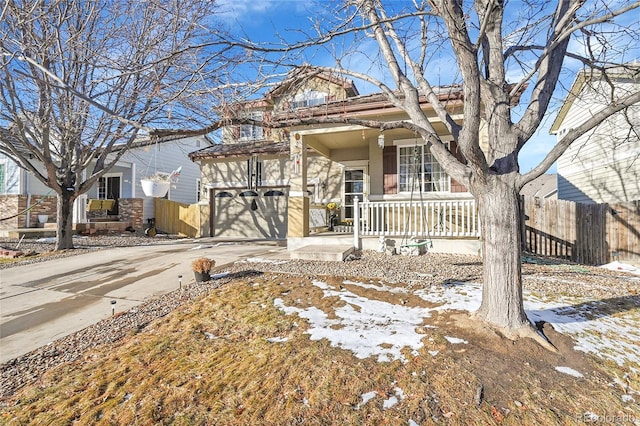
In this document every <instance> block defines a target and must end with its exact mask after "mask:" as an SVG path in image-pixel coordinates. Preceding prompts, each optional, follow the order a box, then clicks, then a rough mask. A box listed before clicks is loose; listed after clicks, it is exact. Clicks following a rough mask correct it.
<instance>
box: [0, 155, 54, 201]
mask: <svg viewBox="0 0 640 426" xmlns="http://www.w3.org/2000/svg"><path fill="white" fill-rule="evenodd" d="M0 162H3V163H5V170H6V176H5V178H6V184H5V187H4V188H3V189H0V193H3V194H11V195H15V194H32V195H47V194H49V192H50V191H51V188H49V187H47V186H46V185H45V184H43V183H42V182H40V181H39V180H38V179H37V178H36V177H35V176H33V174H32V173H27V172H25V170H24V169H22V168H21V167H20V166H18V164H17V163H16V162H14V161H13V160H11V159H10V158H8V157H7V156H6V155H4V154H0ZM41 169H43V170H44V168H43V167H42V168H41ZM54 194H55V193H54V192H51V195H54Z"/></svg>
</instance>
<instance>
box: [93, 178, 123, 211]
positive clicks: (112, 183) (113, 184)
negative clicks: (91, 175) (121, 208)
mask: <svg viewBox="0 0 640 426" xmlns="http://www.w3.org/2000/svg"><path fill="white" fill-rule="evenodd" d="M98 198H100V199H103V200H104V199H106V200H115V201H116V202H115V204H114V205H113V209H111V210H107V214H108V215H112V216H117V215H118V199H119V198H120V176H103V177H101V178H100V183H99V185H98Z"/></svg>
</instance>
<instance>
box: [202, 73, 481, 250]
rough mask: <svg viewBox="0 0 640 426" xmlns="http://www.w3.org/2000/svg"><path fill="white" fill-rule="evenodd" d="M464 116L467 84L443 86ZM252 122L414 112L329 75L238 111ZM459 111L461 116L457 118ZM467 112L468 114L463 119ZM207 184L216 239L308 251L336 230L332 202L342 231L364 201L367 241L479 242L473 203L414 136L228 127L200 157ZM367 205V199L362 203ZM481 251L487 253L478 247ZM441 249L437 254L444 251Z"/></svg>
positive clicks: (291, 83)
mask: <svg viewBox="0 0 640 426" xmlns="http://www.w3.org/2000/svg"><path fill="white" fill-rule="evenodd" d="M437 90H438V93H439V96H440V99H441V100H443V101H446V102H447V104H448V108H450V110H451V111H452V112H453V116H454V117H456V118H460V117H461V108H462V100H461V87H459V86H454V87H443V88H439V89H437ZM421 105H422V107H423V108H424V109H425V110H426V111H427V114H429V116H430V117H433V118H432V124H433V125H434V128H435V129H436V130H437V131H438V132H439V134H440V136H441V137H442V138H443V139H444V140H449V141H450V142H449V143H450V145H449V149H450V150H451V152H452V153H454V154H456V152H457V147H456V144H455V142H454V141H453V138H452V137H451V136H450V135H449V134H448V132H447V130H446V127H445V126H444V125H443V124H442V123H441V122H440V121H439V119H437V118H436V117H435V114H432V113H430V110H431V106H430V105H429V103H428V102H427V101H426V99H421ZM239 107H240V108H242V107H243V108H244V109H245V110H246V111H247V117H248V118H254V119H265V120H267V119H269V120H271V121H273V122H276V123H287V122H290V121H289V120H291V119H295V118H297V117H305V118H309V119H315V118H317V119H318V120H317V121H322V119H324V118H328V117H329V118H330V117H332V116H345V115H346V116H350V117H357V118H360V119H368V118H370V119H376V120H388V121H391V120H398V119H403V118H406V114H405V113H404V112H403V111H401V110H400V109H398V108H396V107H395V106H393V105H392V104H391V103H390V102H389V101H387V100H386V98H385V97H384V96H383V95H382V94H371V95H359V94H358V91H357V89H356V88H355V86H354V85H353V83H352V82H351V81H349V80H345V79H342V78H339V77H336V76H332V75H328V74H324V73H321V74H317V75H314V76H313V77H312V78H310V79H309V78H306V76H305V75H304V69H303V70H302V71H298V72H296V73H293V74H292V75H291V76H290V77H289V78H288V79H287V80H285V81H284V82H283V83H282V84H281V85H280V86H278V87H276V88H275V89H272V90H271V91H270V92H268V93H267V94H266V96H265V97H264V98H263V99H260V100H255V101H249V102H246V103H245V104H242V105H240V106H239ZM456 110H457V111H456ZM458 112H459V113H458ZM190 157H191V159H192V160H194V161H196V162H198V163H200V166H201V169H202V184H203V187H204V188H205V189H207V190H208V191H209V194H208V198H209V201H210V210H211V218H210V229H209V233H208V234H209V235H213V236H228V237H240V236H242V237H254V238H274V239H285V238H286V239H287V242H288V246H289V248H290V249H291V248H295V247H297V246H300V245H304V244H305V239H306V238H308V237H309V236H310V234H312V233H313V232H314V231H319V230H326V229H327V227H329V228H331V227H332V226H331V225H332V223H331V222H330V221H329V218H330V217H331V213H332V212H329V211H326V209H325V207H326V205H327V203H329V202H334V203H337V204H338V205H339V209H338V210H337V211H336V212H335V213H336V215H337V216H338V218H337V219H338V220H337V222H339V224H340V225H339V226H338V227H336V228H334V229H335V230H337V231H347V232H351V231H352V230H353V227H352V224H353V221H354V220H355V219H356V209H355V205H356V204H355V203H356V199H357V200H358V201H359V202H360V203H359V209H360V210H359V217H360V221H361V222H362V226H361V230H362V232H363V235H370V236H376V238H373V240H377V236H389V237H393V238H395V239H396V241H397V242H400V241H403V240H405V239H408V238H409V237H411V236H415V237H417V238H419V239H427V238H445V239H446V238H449V239H465V238H466V239H468V240H470V241H471V242H473V241H475V242H477V241H478V238H479V225H478V223H477V217H476V214H475V204H474V200H473V197H472V196H471V194H470V193H469V192H468V191H467V190H466V188H465V187H464V186H463V185H461V184H460V183H458V182H456V181H455V180H454V179H451V178H450V177H449V176H448V175H447V174H446V173H445V172H444V170H443V169H442V168H441V167H440V165H439V164H438V162H437V161H436V160H435V158H433V156H432V155H431V154H430V153H429V151H428V149H427V148H426V147H425V145H424V143H423V141H422V139H421V138H420V137H417V136H416V135H415V134H414V133H413V132H411V131H408V130H406V129H394V130H387V131H385V132H384V134H381V133H380V131H379V130H378V129H371V128H366V127H363V126H359V125H346V124H314V125H304V126H289V127H285V128H283V129H276V130H269V129H262V128H259V127H256V126H252V125H248V124H245V125H236V126H227V127H226V128H224V129H223V136H222V144H219V145H214V146H212V147H210V148H205V149H202V150H200V151H196V152H194V153H192V154H191V155H190ZM363 201H364V202H363ZM471 245H472V246H473V247H474V248H473V249H472V251H474V252H477V248H478V247H479V246H477V245H475V244H471ZM436 250H437V247H436Z"/></svg>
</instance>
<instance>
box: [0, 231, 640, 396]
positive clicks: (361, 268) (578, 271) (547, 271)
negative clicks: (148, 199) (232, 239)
mask: <svg viewBox="0 0 640 426" xmlns="http://www.w3.org/2000/svg"><path fill="white" fill-rule="evenodd" d="M174 242H175V241H174ZM6 243H7V242H6V241H5V242H1V241H0V245H5V244H6ZM162 243H167V240H166V239H150V238H140V237H136V236H114V235H111V236H100V237H90V238H87V239H78V240H77V243H76V246H77V247H81V248H77V249H74V250H68V251H65V252H62V253H52V254H51V255H50V256H46V257H44V258H31V259H28V258H27V260H23V261H24V262H31V261H46V260H47V259H52V258H58V257H64V256H72V255H75V254H78V253H82V252H84V251H85V250H96V249H100V248H101V247H102V248H104V247H114V246H126V245H140V244H162ZM38 244H40V245H38ZM11 248H13V247H11ZM21 248H27V249H31V250H36V251H40V250H47V251H48V250H51V249H52V248H53V246H52V244H48V245H47V244H44V243H37V242H35V241H28V242H23V243H22V245H21ZM527 260H528V261H529V263H525V264H524V265H523V278H524V287H525V288H526V289H528V290H530V291H534V292H537V293H539V294H543V295H545V294H547V295H557V294H562V295H569V296H576V297H586V298H592V299H605V298H613V297H625V296H630V295H636V294H638V290H639V289H640V282H639V280H638V277H634V276H631V275H629V274H625V273H619V272H615V271H608V270H605V269H602V268H596V267H587V266H582V265H573V264H566V263H561V262H558V261H550V260H547V259H540V258H529V259H527ZM216 272H229V273H230V274H229V275H227V276H223V277H221V278H218V279H215V280H212V281H210V282H208V283H204V284H197V285H192V286H189V287H187V288H183V289H181V290H176V291H174V292H171V293H168V294H165V295H163V296H160V297H158V298H156V299H153V300H150V301H148V302H146V303H144V304H142V305H139V306H137V307H136V308H133V309H131V310H130V311H128V312H123V313H120V314H117V315H114V316H113V317H110V318H108V319H105V320H102V321H100V322H99V323H97V324H96V325H94V326H91V327H87V328H85V329H84V330H81V331H79V332H77V333H74V334H72V335H69V336H66V337H63V338H61V339H59V340H56V341H55V342H52V343H50V344H49V345H46V346H44V347H42V348H39V349H36V350H34V351H32V352H30V353H28V354H25V355H23V356H21V357H18V358H15V359H13V360H11V361H9V362H7V363H5V364H2V365H0V377H1V383H0V400H2V399H4V398H6V397H7V396H10V395H11V394H13V393H14V392H15V391H16V390H17V389H19V388H20V387H22V386H23V385H25V384H27V383H31V382H33V381H35V380H37V378H38V377H39V376H40V375H41V374H42V373H44V372H45V371H46V370H47V369H49V368H51V367H54V366H56V365H59V364H61V363H63V362H73V361H76V360H78V359H80V358H81V356H82V354H83V353H84V352H85V351H86V350H88V349H90V348H92V347H95V346H98V345H101V344H104V343H112V342H116V341H118V340H119V339H122V338H123V337H125V336H126V335H129V334H131V333H135V332H137V331H140V330H142V329H143V328H144V327H145V326H146V325H147V324H148V323H149V322H151V321H153V320H154V319H156V318H160V317H163V316H165V315H167V314H168V313H170V312H171V311H173V310H174V309H176V308H177V307H178V306H180V305H182V304H184V303H187V302H189V301H191V300H194V299H195V298H196V297H198V296H200V295H202V294H204V293H206V292H208V291H211V290H212V289H214V288H217V287H219V286H221V285H224V284H225V283H228V282H229V281H231V280H232V279H233V278H235V277H237V276H243V275H246V274H251V273H256V272H277V273H290V274H296V275H300V276H305V277H309V278H315V277H317V276H326V275H333V276H349V277H361V278H367V279H380V280H383V281H385V282H387V283H396V284H398V285H403V286H407V287H410V288H429V287H431V286H440V285H443V284H445V283H448V282H452V281H456V282H460V281H462V282H465V281H466V282H468V281H471V282H481V277H482V263H481V259H480V258H478V257H476V256H464V255H448V254H427V255H424V256H417V257H413V256H411V257H409V256H389V255H386V254H383V253H377V252H372V251H365V252H362V253H358V254H357V255H355V256H351V257H350V258H349V259H348V260H346V261H344V262H315V261H303V260H292V261H277V260H268V259H253V260H252V261H250V260H248V261H241V262H236V263H235V264H234V265H233V266H232V267H231V268H230V269H228V270H226V271H216Z"/></svg>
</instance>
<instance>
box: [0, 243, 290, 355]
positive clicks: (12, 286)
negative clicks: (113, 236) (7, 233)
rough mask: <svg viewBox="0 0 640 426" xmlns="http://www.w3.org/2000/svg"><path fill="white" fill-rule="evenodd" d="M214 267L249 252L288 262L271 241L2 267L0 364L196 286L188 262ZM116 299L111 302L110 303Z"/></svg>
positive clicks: (122, 251)
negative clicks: (200, 259)
mask: <svg viewBox="0 0 640 426" xmlns="http://www.w3.org/2000/svg"><path fill="white" fill-rule="evenodd" d="M202 256H205V257H209V258H212V259H215V260H216V269H219V268H221V267H223V266H224V265H228V264H231V263H233V262H235V261H237V260H241V259H244V258H249V257H256V256H259V257H266V258H276V259H282V258H284V259H288V253H287V252H286V248H283V247H277V246H276V245H275V244H273V245H269V244H253V243H237V244H234V243H216V242H213V241H207V240H199V241H197V242H195V241H190V242H178V243H174V244H166V245H165V244H163V245H150V246H138V247H119V248H112V249H102V250H96V251H95V252H92V253H86V254H80V255H76V256H71V257H67V258H63V259H54V260H50V261H47V262H41V263H35V264H31V265H24V266H17V267H13V268H8V269H3V270H0V363H4V362H7V361H9V360H10V359H13V358H15V357H17V356H20V355H23V354H25V353H27V352H30V351H32V350H34V349H36V348H39V347H41V346H43V345H46V344H47V343H49V342H52V341H54V340H56V339H58V338H61V337H64V336H67V335H69V334H71V333H73V332H76V331H78V330H81V329H83V328H85V327H87V326H89V325H92V324H95V323H96V322H98V321H100V320H101V319H104V318H106V317H108V316H110V315H112V312H113V311H115V312H121V311H126V310H128V309H130V308H132V307H134V306H136V305H139V304H141V303H143V302H144V301H145V300H148V299H150V298H153V297H157V296H159V295H161V294H164V293H167V292H170V291H172V290H175V289H177V288H178V287H179V278H178V276H179V275H182V285H183V286H187V285H190V284H192V283H194V281H195V280H194V275H193V272H192V271H191V262H192V261H193V260H194V259H196V258H198V257H202ZM114 301H115V304H113V302H114Z"/></svg>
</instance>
